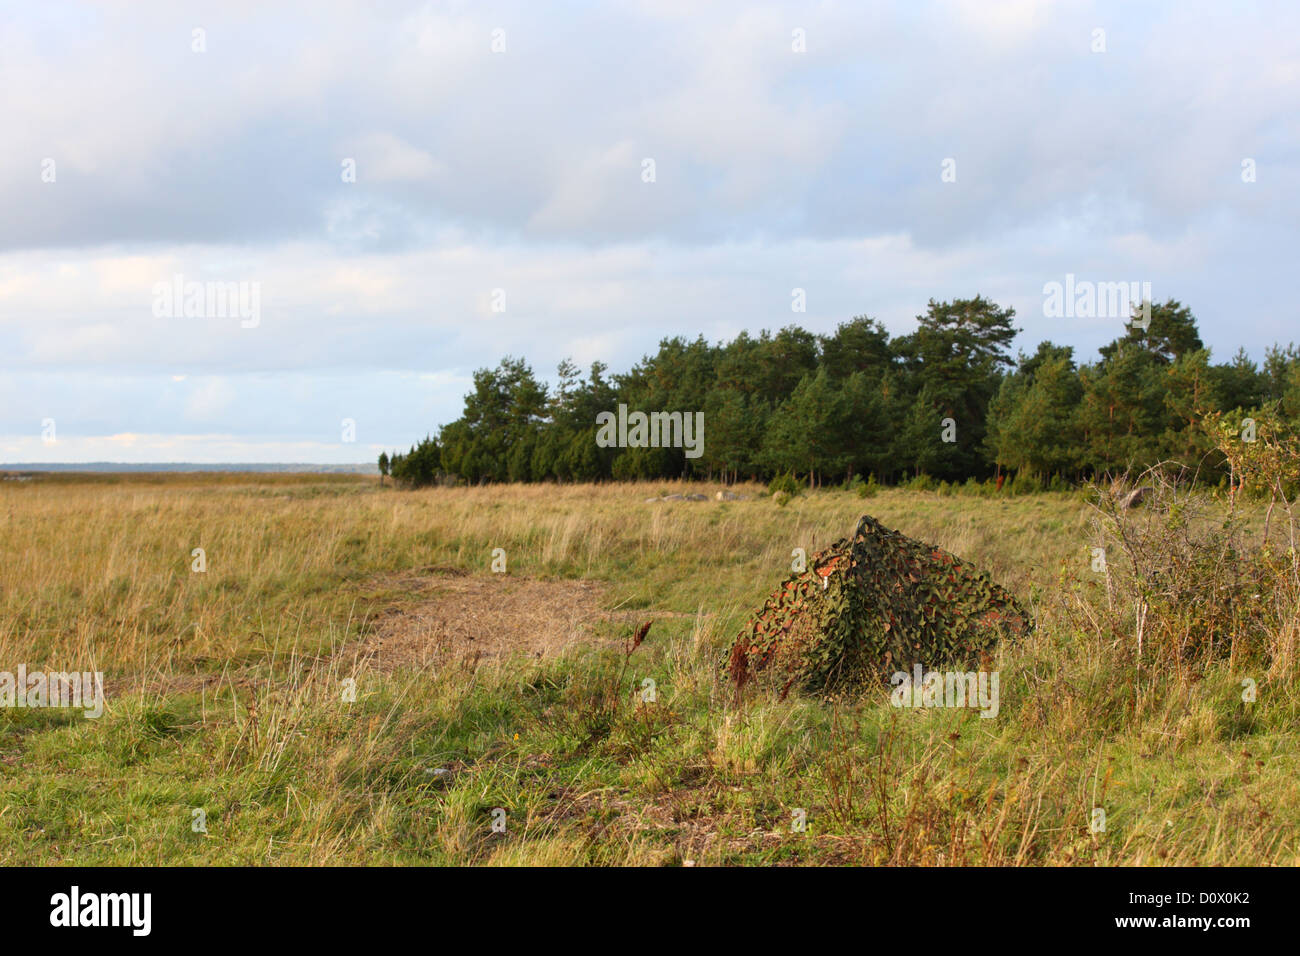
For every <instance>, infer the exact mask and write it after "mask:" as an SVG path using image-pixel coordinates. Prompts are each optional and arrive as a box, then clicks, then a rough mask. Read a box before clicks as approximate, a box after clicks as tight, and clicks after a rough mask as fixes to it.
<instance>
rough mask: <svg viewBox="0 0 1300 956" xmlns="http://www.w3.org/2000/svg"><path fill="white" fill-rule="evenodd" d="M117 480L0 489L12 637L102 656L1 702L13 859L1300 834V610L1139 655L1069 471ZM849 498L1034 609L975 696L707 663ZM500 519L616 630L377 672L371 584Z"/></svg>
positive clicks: (1011, 848)
mask: <svg viewBox="0 0 1300 956" xmlns="http://www.w3.org/2000/svg"><path fill="white" fill-rule="evenodd" d="M133 479H134V476H132V478H131V479H126V480H122V481H111V482H110V481H104V480H88V481H75V480H70V479H69V478H67V477H66V476H60V480H57V481H44V480H36V481H31V482H22V483H17V482H8V483H0V556H2V557H3V560H0V669H8V670H12V669H13V668H14V666H16V664H17V663H18V662H23V663H25V664H27V666H28V667H29V668H35V667H47V668H49V669H59V670H70V669H73V668H79V667H92V666H93V667H95V668H98V669H102V670H104V671H106V672H107V673H108V675H109V678H110V680H109V683H110V699H109V701H108V705H107V710H106V713H105V716H104V717H103V718H101V719H100V720H97V721H96V720H85V719H83V718H81V717H80V715H79V714H78V715H72V714H69V713H67V712H64V711H55V710H45V711H36V710H21V711H19V710H6V711H4V712H0V861H3V862H6V863H15V862H28V863H57V862H78V863H115V864H116V863H157V862H167V863H291V864H315V863H325V862H334V863H371V864H377V863H401V864H407V863H454V864H504V865H509V864H529V863H534V864H541V863H555V864H634V865H640V864H675V863H684V862H690V863H692V864H695V865H708V864H719V863H765V864H772V863H827V864H834V863H869V864H902V865H933V864H953V865H960V864H992V865H1018V864H1019V865H1024V864H1030V865H1033V864H1088V865H1091V864H1147V863H1184V864H1205V863H1209V864H1222V863H1248V864H1255V863H1276V864H1289V865H1293V864H1295V863H1296V862H1298V859H1300V847H1298V844H1297V836H1296V834H1297V833H1300V827H1298V826H1297V824H1300V784H1298V783H1297V782H1296V781H1297V780H1298V779H1300V774H1297V770H1300V757H1298V756H1297V754H1298V753H1300V748H1298V747H1297V746H1296V745H1297V743H1298V742H1300V741H1298V737H1300V731H1298V730H1297V727H1300V723H1297V717H1298V716H1300V706H1298V705H1300V698H1298V696H1297V694H1296V690H1295V687H1296V685H1295V681H1294V677H1295V668H1296V663H1295V661H1296V659H1295V656H1294V652H1293V648H1294V631H1293V630H1291V631H1288V630H1286V627H1285V622H1284V621H1282V619H1281V618H1278V619H1277V633H1276V634H1274V635H1272V636H1269V635H1268V634H1265V633H1263V632H1261V636H1260V642H1257V643H1256V644H1252V645H1250V646H1249V647H1247V646H1246V645H1242V647H1241V653H1238V654H1235V655H1234V654H1225V655H1216V654H1211V655H1207V656H1203V657H1198V658H1195V659H1194V660H1188V659H1187V658H1186V657H1185V656H1183V655H1179V654H1170V655H1166V654H1163V653H1161V654H1156V653H1155V649H1154V645H1153V644H1151V643H1147V644H1144V647H1143V654H1142V655H1141V656H1139V655H1138V654H1137V651H1136V642H1135V634H1134V630H1133V627H1132V622H1131V621H1130V620H1129V619H1128V618H1127V617H1126V616H1125V614H1126V613H1127V612H1125V611H1123V610H1122V609H1121V610H1120V611H1118V612H1117V611H1115V610H1114V608H1116V607H1117V606H1118V603H1117V601H1116V594H1115V593H1112V594H1111V599H1110V600H1111V603H1110V604H1109V605H1108V603H1107V600H1108V599H1107V589H1106V585H1105V579H1104V576H1099V575H1096V574H1094V573H1093V572H1092V570H1091V567H1090V556H1091V552H1090V548H1091V547H1092V537H1091V535H1092V528H1091V518H1092V514H1093V513H1092V511H1091V510H1090V508H1089V506H1088V505H1087V504H1086V503H1085V502H1084V501H1082V500H1081V499H1080V498H1079V496H1078V495H1068V494H1043V495H1031V496H1022V497H1016V498H1014V499H999V498H986V497H975V496H940V495H938V494H936V493H932V492H921V491H903V490H896V489H887V490H881V491H880V492H879V493H878V494H876V495H875V496H873V497H872V498H870V499H869V500H862V499H860V498H858V497H857V495H856V494H855V493H851V492H840V491H821V492H815V493H804V494H802V495H800V496H798V497H796V498H794V499H792V500H791V501H790V502H789V503H788V504H787V505H786V506H785V507H777V506H776V505H775V504H774V503H773V502H772V501H771V500H770V499H769V498H766V497H763V496H762V491H763V490H762V489H761V488H757V487H754V488H745V489H741V491H743V492H745V493H748V494H750V495H752V496H753V497H752V498H751V500H748V501H737V502H715V501H712V500H711V501H709V502H665V503H654V504H650V503H646V502H645V501H644V499H645V498H647V497H649V495H650V494H651V493H652V491H653V492H658V491H659V490H660V488H659V484H656V485H655V486H654V488H653V489H647V488H646V487H645V486H637V485H617V484H614V485H606V486H600V487H595V486H558V487H556V486H549V487H548V486H536V485H534V486H516V487H496V488H491V487H486V488H460V489H455V488H449V489H429V490H425V491H418V492H397V491H394V490H393V489H391V488H380V487H379V486H378V485H377V483H376V482H375V481H374V480H369V479H358V478H354V477H350V476H349V477H334V476H331V477H330V478H328V479H320V478H318V477H314V476H312V477H307V476H298V477H296V478H292V479H290V478H288V477H286V476H279V475H277V476H242V477H239V476H221V477H220V478H218V479H208V478H207V477H206V476H204V477H197V476H177V477H176V478H175V480H157V479H155V478H153V477H150V478H149V479H148V480H141V481H136V480H133ZM691 490H695V489H694V488H692V489H691ZM701 490H704V491H706V493H709V494H710V495H711V494H712V492H713V491H714V490H717V489H714V488H704V489H701ZM733 490H734V489H733ZM864 509H865V510H869V511H870V512H871V513H872V514H873V515H875V516H876V517H878V518H879V519H880V520H881V521H883V522H884V523H885V524H887V525H889V526H891V527H897V528H899V529H900V530H903V531H904V532H906V533H908V534H911V535H913V536H916V537H919V538H922V539H924V540H927V541H930V542H933V543H935V544H937V545H939V546H941V547H944V548H946V549H948V550H951V551H953V552H955V553H957V554H959V555H960V556H962V557H963V558H967V559H969V560H972V561H974V562H975V563H976V564H977V565H979V566H981V567H984V568H986V569H988V570H989V571H990V572H991V573H992V574H993V575H994V577H995V578H997V579H998V580H999V581H1001V582H1002V583H1004V584H1005V585H1007V586H1008V587H1010V588H1011V589H1012V590H1014V591H1015V592H1016V593H1017V596H1018V597H1020V598H1021V599H1022V600H1023V601H1025V602H1027V604H1028V606H1029V607H1031V608H1032V610H1033V612H1034V614H1035V616H1036V618H1037V624H1038V626H1037V629H1036V630H1035V631H1034V632H1033V633H1032V634H1030V635H1029V636H1027V637H1026V638H1024V639H1023V640H1021V641H1019V642H1017V643H1015V644H1007V645H1004V646H1002V647H1000V648H999V649H998V650H997V652H996V655H995V661H994V666H996V667H997V668H998V670H999V671H1000V673H1001V687H1002V701H1001V708H1000V712H999V715H998V717H997V718H996V719H993V720H987V719H983V718H980V717H979V716H978V714H977V713H975V712H972V711H966V710H943V709H935V710H924V709H921V710H912V709H908V710H899V709H896V708H893V707H891V706H889V703H888V699H887V697H888V694H887V690H888V689H887V688H884V689H882V691H881V693H880V694H879V695H876V696H872V695H868V696H867V697H866V698H865V699H857V700H840V701H826V700H815V699H808V698H793V697H792V698H791V699H788V700H785V701H780V700H776V699H773V698H768V697H763V696H753V697H749V698H747V699H744V700H742V701H739V702H737V701H736V700H735V698H734V695H733V694H732V693H731V692H730V689H729V688H728V687H727V686H726V685H725V684H724V683H723V681H722V678H721V677H720V675H719V673H718V670H717V667H716V664H717V661H718V660H719V657H720V655H721V651H722V649H723V647H724V646H725V645H726V643H727V642H728V641H729V639H730V638H731V636H732V635H734V633H735V632H736V631H737V630H738V629H739V626H740V623H741V621H742V620H743V619H744V617H745V615H746V614H748V613H749V612H750V611H751V610H753V609H754V608H755V607H756V606H757V605H758V604H759V603H760V602H761V600H762V598H763V597H764V596H765V595H766V593H768V592H769V591H770V590H771V589H772V588H773V587H774V586H775V584H776V583H777V582H778V581H779V580H780V579H781V578H782V577H783V576H784V575H785V574H786V573H787V571H788V569H789V566H790V561H791V551H792V549H794V548H796V547H803V548H805V549H807V550H808V552H809V553H810V554H811V552H812V551H813V550H815V549H817V548H819V547H822V546H824V545H825V544H828V543H830V541H832V540H833V539H835V538H838V537H841V536H843V535H844V534H847V533H848V532H850V531H851V530H852V527H853V525H854V523H855V519H856V518H857V517H858V515H859V514H860V513H861V511H862V510H864ZM1153 514H1154V512H1153ZM1252 520H1253V519H1252ZM196 547H202V548H204V549H205V551H206V555H207V571H206V572H204V573H201V574H200V573H195V572H193V571H191V570H190V566H191V561H192V560H193V559H192V557H191V551H192V549H194V548H196ZM494 548H503V549H505V551H506V553H507V558H508V562H509V572H510V573H511V574H513V575H527V576H536V577H543V578H595V579H599V580H601V581H603V582H605V583H606V589H605V594H606V595H607V602H608V609H609V611H610V612H611V613H610V615H609V617H608V619H607V620H606V621H605V622H604V623H603V624H602V625H601V627H602V628H603V629H604V630H603V633H604V634H605V635H606V636H608V637H612V638H615V639H616V640H614V641H612V642H611V641H602V642H593V643H592V645H591V646H590V647H576V648H572V649H570V650H568V651H566V652H565V653H563V654H559V655H556V656H554V657H548V658H543V659H533V658H523V657H506V658H490V657H489V658H485V659H482V660H479V661H478V662H477V663H475V662H474V661H472V660H469V661H466V660H460V659H457V660H456V661H455V662H453V663H448V664H447V665H445V666H440V667H437V668H424V669H413V670H398V671H381V670H379V669H377V668H376V667H374V666H373V664H372V662H371V661H370V660H369V659H368V658H367V656H366V654H365V650H364V649H365V643H364V640H365V638H366V637H367V636H368V635H369V634H370V633H371V632H372V630H373V622H374V620H375V618H376V616H377V615H379V614H381V613H401V612H402V610H403V609H411V608H414V607H415V606H416V605H417V604H418V602H419V601H421V600H423V598H422V597H421V596H420V595H417V594H414V593H408V592H406V591H404V590H403V589H402V587H401V586H400V583H399V582H400V581H401V580H402V578H401V577H400V576H398V572H400V573H401V574H410V573H412V572H418V573H420V574H428V575H432V574H437V573H438V572H439V569H457V570H459V571H466V572H469V573H473V574H483V575H487V574H489V566H490V562H491V560H492V551H493V549H494ZM1120 563H1121V564H1122V559H1121V561H1120ZM1116 573H1119V572H1118V571H1117V572H1116ZM1252 593H1253V592H1252ZM1148 613H1150V612H1148ZM1294 619H1295V615H1293V616H1292V620H1294ZM647 620H652V621H653V624H652V626H651V628H650V630H649V633H648V634H647V635H646V637H645V640H644V642H643V643H642V644H641V645H640V646H638V647H636V648H635V649H629V647H628V646H627V645H625V644H624V643H623V641H625V640H626V639H627V638H629V637H630V636H631V635H632V633H633V630H634V628H635V627H636V626H637V625H638V624H640V623H642V622H643V621H647ZM1162 620H1165V619H1164V618H1162ZM1154 626H1155V625H1154V624H1153V623H1148V625H1147V628H1148V630H1147V632H1146V633H1147V634H1151V633H1153V632H1152V630H1151V629H1152V628H1153V627H1154ZM1178 626H1179V627H1185V628H1190V627H1192V626H1193V621H1192V620H1191V619H1188V620H1187V621H1181V622H1179V624H1178ZM1189 633H1190V632H1189ZM1261 642H1262V643H1261ZM1270 642H1271V643H1270ZM1288 642H1290V643H1288ZM1139 664H1140V665H1141V668H1142V669H1141V675H1140V679H1139V678H1138V677H1135V675H1137V674H1138V666H1139ZM647 678H651V679H653V680H654V682H655V687H656V690H657V693H656V696H655V699H654V700H646V699H645V698H644V695H643V694H642V693H641V692H640V690H641V688H642V686H643V681H645V680H646V679H647ZM1246 678H1250V679H1252V680H1253V681H1254V682H1255V684H1256V687H1257V698H1256V700H1255V701H1254V702H1253V703H1248V702H1246V701H1244V700H1243V699H1242V690H1243V688H1242V681H1243V680H1244V679H1246ZM345 681H349V682H355V683H354V685H351V686H354V688H355V699H349V697H350V695H349V693H348V688H349V686H350V685H349V684H345ZM1094 808H1102V809H1104V810H1105V813H1106V828H1105V830H1104V831H1099V832H1094V828H1093V827H1092V826H1090V824H1091V822H1092V814H1093V810H1094ZM498 809H500V810H504V811H505V821H506V826H505V830H504V832H496V831H494V830H493V827H492V822H493V819H494V817H493V812H494V811H495V810H498ZM195 810H202V811H203V815H204V817H205V819H206V829H207V833H206V834H204V833H200V832H195V830H194V828H193V827H194V821H195V816H194V811H195ZM796 811H802V812H803V817H804V818H805V819H806V821H807V826H806V828H805V829H803V830H802V831H800V830H798V829H796V828H795V827H794V826H793V821H794V820H795V818H796V813H795V812H796Z"/></svg>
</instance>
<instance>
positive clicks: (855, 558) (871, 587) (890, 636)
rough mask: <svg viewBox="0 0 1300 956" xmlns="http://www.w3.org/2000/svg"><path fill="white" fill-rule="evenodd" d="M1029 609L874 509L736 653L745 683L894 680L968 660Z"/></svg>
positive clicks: (844, 686) (852, 684)
mask: <svg viewBox="0 0 1300 956" xmlns="http://www.w3.org/2000/svg"><path fill="white" fill-rule="evenodd" d="M1031 626H1032V625H1031V622H1030V620H1029V617H1028V615H1026V614H1025V612H1024V611H1023V610H1022V609H1021V607H1020V605H1019V604H1017V603H1016V601H1015V599H1014V598H1013V597H1012V596H1011V595H1010V594H1009V593H1007V591H1005V590H1004V589H1003V588H1001V587H999V586H998V585H997V584H995V583H994V582H993V581H992V580H991V579H990V578H989V577H988V575H986V574H984V573H983V572H982V571H977V570H975V568H973V567H972V566H971V565H969V564H967V563H966V562H964V561H962V560H960V559H959V558H956V557H954V556H953V555H951V554H949V553H948V552H947V551H943V550H940V549H939V548H935V547H933V546H931V545H928V544H923V543H921V542H920V541H915V540H913V539H912V538H909V537H907V536H906V535H904V534H901V533H899V532H897V531H891V530H890V529H888V528H886V527H885V526H884V525H882V524H881V523H880V522H878V521H876V520H875V519H874V518H872V517H870V516H869V515H864V516H863V517H862V520H861V521H859V522H858V528H857V531H856V532H855V533H854V535H853V537H852V538H844V539H841V540H840V541H837V542H836V543H835V544H833V545H831V546H830V547H829V548H827V549H826V550H825V551H821V552H819V553H818V554H817V555H815V556H814V557H813V558H812V560H811V561H810V562H809V563H808V569H807V570H806V571H803V572H800V573H798V574H794V575H792V576H791V577H789V578H787V579H786V580H785V582H784V583H782V585H781V586H780V587H779V588H778V589H777V591H776V593H775V594H773V595H772V596H771V597H770V598H768V599H767V603H765V604H764V605H763V608H762V610H760V611H759V612H758V613H757V614H756V615H754V617H753V618H752V619H751V620H750V621H749V623H748V624H747V625H746V627H745V629H744V630H743V631H742V632H741V633H740V634H739V635H738V636H737V637H736V640H735V641H734V642H733V644H732V646H731V650H730V653H729V656H728V659H727V663H726V666H727V669H728V673H729V676H730V678H731V680H732V681H733V682H735V683H736V684H737V685H738V686H744V685H745V684H747V683H750V682H752V681H755V680H757V679H759V678H760V677H761V679H762V680H763V682H764V683H766V684H768V685H770V686H774V687H777V688H779V689H780V690H781V691H782V693H785V692H788V691H789V690H790V689H791V688H799V689H801V690H805V691H813V692H830V691H842V690H851V689H854V688H860V687H865V686H868V685H874V684H878V683H879V682H881V681H887V680H888V679H889V676H890V675H891V674H893V673H894V672H896V671H909V672H910V671H911V670H912V668H913V666H914V665H916V664H918V663H919V664H921V665H922V666H923V667H926V668H930V667H935V666H938V665H942V664H954V665H956V664H961V665H969V664H973V663H974V662H976V661H977V660H978V659H979V657H980V656H981V654H983V653H985V652H986V651H987V650H988V649H989V648H991V647H992V645H993V644H994V643H996V641H997V639H998V637H999V636H1000V635H1001V634H1004V633H1005V634H1009V635H1012V636H1016V635H1020V634H1023V633H1025V632H1026V631H1028V630H1029V628H1030V627H1031Z"/></svg>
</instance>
